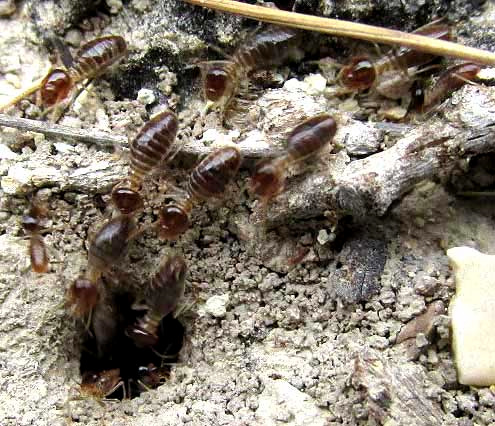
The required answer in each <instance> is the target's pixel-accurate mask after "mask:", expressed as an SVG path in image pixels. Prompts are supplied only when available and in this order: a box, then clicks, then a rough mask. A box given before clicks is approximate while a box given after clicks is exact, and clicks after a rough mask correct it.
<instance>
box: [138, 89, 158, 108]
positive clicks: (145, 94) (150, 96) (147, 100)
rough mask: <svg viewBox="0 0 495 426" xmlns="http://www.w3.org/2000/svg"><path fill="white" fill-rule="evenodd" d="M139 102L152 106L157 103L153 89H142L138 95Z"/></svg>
mask: <svg viewBox="0 0 495 426" xmlns="http://www.w3.org/2000/svg"><path fill="white" fill-rule="evenodd" d="M137 100H138V102H139V103H141V104H143V105H151V104H152V103H153V102H155V100H156V97H155V94H154V93H153V90H151V89H141V90H140V91H139V92H138V94H137Z"/></svg>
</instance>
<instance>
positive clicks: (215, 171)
mask: <svg viewBox="0 0 495 426" xmlns="http://www.w3.org/2000/svg"><path fill="white" fill-rule="evenodd" d="M241 160H242V158H241V154H240V151H239V150H238V149H237V148H236V147H225V148H220V149H217V150H216V151H213V152H211V153H210V154H209V155H207V156H206V157H205V158H204V159H203V160H202V161H201V162H200V163H199V164H198V165H197V166H196V167H195V168H194V169H193V170H192V172H191V174H190V175H189V179H188V182H187V190H186V193H185V194H183V196H182V197H181V198H180V199H179V200H177V201H176V202H173V203H171V204H168V205H166V206H165V207H163V208H162V209H161V210H160V217H159V219H158V233H159V236H160V238H163V239H169V240H173V239H176V238H177V237H179V236H180V235H181V234H183V233H184V232H185V231H186V230H187V228H188V227H189V213H190V212H191V210H192V208H193V206H194V204H195V203H196V202H198V201H199V200H208V199H211V198H219V197H221V196H222V195H223V193H224V192H225V189H226V187H227V185H228V184H229V182H230V181H231V180H232V178H233V177H234V176H235V175H236V173H237V170H238V169H239V166H240V165H241Z"/></svg>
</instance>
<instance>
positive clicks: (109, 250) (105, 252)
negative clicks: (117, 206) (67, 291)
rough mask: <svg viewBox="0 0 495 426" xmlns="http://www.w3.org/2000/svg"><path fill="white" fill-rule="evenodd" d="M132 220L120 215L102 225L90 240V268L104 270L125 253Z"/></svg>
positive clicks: (132, 226)
mask: <svg viewBox="0 0 495 426" xmlns="http://www.w3.org/2000/svg"><path fill="white" fill-rule="evenodd" d="M134 228H135V223H134V220H133V219H132V218H131V217H129V216H126V215H120V216H117V217H115V218H114V219H111V220H110V221H109V222H107V223H106V224H105V225H103V226H102V227H101V228H100V229H99V231H98V232H97V233H96V235H95V237H94V238H93V240H92V241H91V243H90V245H89V249H88V263H89V266H90V268H91V269H93V270H96V271H106V270H108V269H109V268H111V267H112V266H113V265H114V264H115V263H117V262H118V261H119V260H120V259H121V258H122V257H123V256H124V255H125V253H126V250H127V244H128V241H129V237H130V235H131V233H132V232H133V231H134Z"/></svg>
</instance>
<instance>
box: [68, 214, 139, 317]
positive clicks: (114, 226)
mask: <svg viewBox="0 0 495 426" xmlns="http://www.w3.org/2000/svg"><path fill="white" fill-rule="evenodd" d="M135 232H136V224H135V220H134V218H132V217H131V216H128V215H119V216H116V217H114V218H113V219H111V220H109V221H108V222H107V223H105V224H104V225H103V226H102V227H101V228H100V229H99V230H98V231H97V232H96V234H95V235H94V237H93V238H91V239H90V242H89V248H88V270H87V271H86V274H85V276H81V277H78V278H77V279H76V280H75V281H74V282H73V283H72V285H71V287H70V288H69V290H68V297H67V300H68V304H69V306H71V309H72V311H73V313H74V314H75V315H85V314H87V313H88V312H90V311H91V309H92V308H94V306H95V305H96V303H97V302H98V299H99V289H98V287H99V282H100V279H101V276H102V274H103V273H104V272H108V271H109V270H110V269H111V268H112V267H113V266H115V265H116V264H118V263H119V261H120V260H121V259H122V258H123V257H124V256H125V254H126V252H127V247H128V243H129V241H130V240H131V239H132V238H133V237H134V235H135Z"/></svg>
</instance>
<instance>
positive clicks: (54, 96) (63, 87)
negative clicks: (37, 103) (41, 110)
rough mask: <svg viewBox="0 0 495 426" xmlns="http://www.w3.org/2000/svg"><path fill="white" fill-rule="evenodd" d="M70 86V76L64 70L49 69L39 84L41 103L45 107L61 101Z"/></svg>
mask: <svg viewBox="0 0 495 426" xmlns="http://www.w3.org/2000/svg"><path fill="white" fill-rule="evenodd" d="M72 86H73V82H72V78H71V77H70V75H69V74H68V73H67V72H66V71H64V70H62V69H54V70H52V71H50V72H49V73H48V74H47V75H46V77H45V78H44V79H43V81H42V82H41V85H40V98H41V103H42V104H43V106H45V107H50V106H53V105H55V104H57V103H59V102H61V101H63V100H64V99H65V98H67V96H69V93H70V91H71V89H72Z"/></svg>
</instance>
